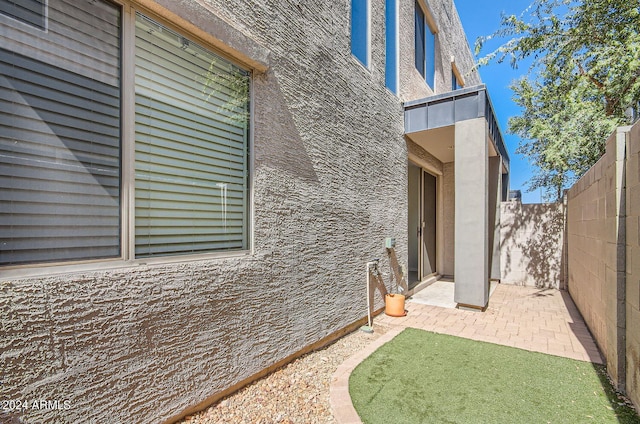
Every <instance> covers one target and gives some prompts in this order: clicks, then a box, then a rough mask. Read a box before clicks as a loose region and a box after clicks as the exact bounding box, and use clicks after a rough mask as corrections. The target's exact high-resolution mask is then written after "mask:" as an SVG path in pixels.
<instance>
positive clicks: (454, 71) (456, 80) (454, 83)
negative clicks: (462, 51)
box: [451, 61, 464, 91]
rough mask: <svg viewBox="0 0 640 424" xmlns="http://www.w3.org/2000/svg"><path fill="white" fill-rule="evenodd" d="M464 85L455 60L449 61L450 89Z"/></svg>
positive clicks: (457, 88) (453, 89) (456, 88)
mask: <svg viewBox="0 0 640 424" xmlns="http://www.w3.org/2000/svg"><path fill="white" fill-rule="evenodd" d="M462 87H464V80H463V78H462V76H461V75H460V71H458V67H457V66H456V64H455V62H453V61H451V90H452V91H455V90H459V89H461V88H462Z"/></svg>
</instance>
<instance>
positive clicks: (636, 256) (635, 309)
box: [625, 124, 640, 410]
mask: <svg viewBox="0 0 640 424" xmlns="http://www.w3.org/2000/svg"><path fill="white" fill-rule="evenodd" d="M625 175H626V189H627V196H626V204H627V211H626V212H627V218H626V271H627V272H626V296H625V301H626V311H625V312H626V360H627V363H626V371H627V378H626V390H627V394H628V396H629V397H630V398H631V400H632V401H633V403H634V404H635V405H636V407H638V409H639V410H640V125H639V124H636V125H635V126H633V127H632V128H631V131H630V132H629V138H628V144H627V157H626V167H625Z"/></svg>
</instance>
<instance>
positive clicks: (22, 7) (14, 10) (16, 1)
mask: <svg viewBox="0 0 640 424" xmlns="http://www.w3.org/2000/svg"><path fill="white" fill-rule="evenodd" d="M46 8H47V5H46V0H0V13H1V14H3V15H6V16H10V17H12V18H13V19H17V20H18V21H21V22H24V23H25V24H29V25H31V26H33V27H35V28H38V29H41V30H45V29H46V22H47V14H46V12H47V9H46Z"/></svg>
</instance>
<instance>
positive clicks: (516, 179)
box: [454, 0, 541, 203]
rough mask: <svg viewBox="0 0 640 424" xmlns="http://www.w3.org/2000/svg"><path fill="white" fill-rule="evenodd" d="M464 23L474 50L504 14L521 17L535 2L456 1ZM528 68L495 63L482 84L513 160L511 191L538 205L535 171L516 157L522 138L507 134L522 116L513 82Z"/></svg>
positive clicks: (482, 71)
mask: <svg viewBox="0 0 640 424" xmlns="http://www.w3.org/2000/svg"><path fill="white" fill-rule="evenodd" d="M454 2H455V5H456V8H457V9H458V14H459V15H460V20H461V21H462V25H463V26H464V29H465V32H466V33H467V39H468V40H469V44H470V45H471V49H472V50H473V47H474V43H475V41H476V38H478V37H479V36H483V35H485V36H486V35H489V34H491V33H493V32H494V31H495V30H496V29H498V28H499V27H500V16H501V13H503V12H504V13H505V14H507V15H512V14H515V15H520V13H521V12H522V11H524V10H525V9H526V8H527V7H528V6H529V5H530V4H531V2H532V0H492V1H482V0H454ZM499 45H500V43H488V44H487V45H486V46H485V48H484V49H483V50H482V51H481V52H480V56H483V55H485V54H487V53H489V52H491V51H493V49H495V47H498V46H499ZM527 70H528V65H526V64H525V65H521V66H519V67H518V69H515V70H514V69H512V68H511V65H510V64H509V63H507V62H504V63H501V64H498V63H495V62H494V63H491V64H489V65H487V66H483V67H482V68H480V75H481V77H482V81H483V82H484V83H485V84H486V85H487V88H488V89H489V95H490V96H491V102H492V103H493V107H494V109H495V113H496V115H497V117H498V120H499V121H500V128H501V129H502V135H503V137H504V138H505V141H506V143H507V149H509V157H510V158H511V190H518V189H519V190H522V201H523V202H524V203H538V202H540V201H541V198H540V190H536V191H534V192H531V193H528V192H527V191H526V187H525V186H526V182H527V181H528V180H529V179H530V178H531V175H532V173H533V168H532V167H531V166H530V165H529V162H528V160H527V159H526V158H525V157H522V156H520V155H516V153H515V151H516V147H517V146H518V142H519V139H518V137H515V136H512V135H509V134H507V121H508V120H509V117H510V116H516V115H519V108H518V106H517V105H516V104H515V103H514V102H513V101H512V100H511V98H512V97H513V93H512V91H511V90H510V89H509V84H510V83H511V81H513V80H515V79H517V78H518V77H519V76H521V75H523V74H525V73H526V72H527Z"/></svg>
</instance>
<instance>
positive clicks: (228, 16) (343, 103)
mask: <svg viewBox="0 0 640 424" xmlns="http://www.w3.org/2000/svg"><path fill="white" fill-rule="evenodd" d="M140 2H141V3H144V5H145V7H146V9H147V10H150V11H153V12H155V13H156V15H154V17H157V18H163V19H165V20H166V21H167V22H168V23H170V24H175V25H176V26H177V27H178V28H179V29H184V30H186V32H187V34H192V33H193V34H195V35H196V36H197V38H199V39H200V40H204V41H209V42H211V43H212V44H214V45H216V46H218V47H219V48H221V49H222V50H224V52H225V53H226V54H227V55H230V56H232V57H235V58H238V59H239V60H240V61H241V62H242V63H245V64H249V65H252V66H253V65H255V64H258V65H259V64H265V63H266V65H264V66H257V65H256V66H257V67H256V70H255V71H254V76H253V83H252V93H253V94H252V95H253V97H252V106H253V128H252V129H253V152H252V160H253V172H252V176H251V188H252V206H253V207H252V209H253V216H252V232H253V243H252V251H251V252H249V253H248V254H240V255H229V256H226V257H218V256H212V257H210V258H207V259H202V260H191V261H179V260H175V258H174V261H167V262H166V263H162V264H138V265H132V264H128V263H125V264H117V265H115V266H110V267H105V268H104V269H98V270H95V269H94V270H87V271H75V272H69V271H60V270H57V271H55V270H52V272H48V273H45V274H46V275H40V276H28V275H27V276H23V277H11V278H7V277H6V276H2V275H1V274H0V320H1V322H2V323H3V327H2V328H3V329H2V330H1V334H2V337H0V363H2V370H0V373H1V374H0V383H1V384H0V392H1V393H2V398H3V399H28V400H36V399H45V400H47V399H48V400H60V401H68V404H69V405H70V408H69V409H65V410H41V411H38V410H29V411H23V412H21V413H18V414H13V415H12V416H10V417H9V418H7V419H10V420H21V422H25V423H36V422H85V423H103V422H109V423H115V424H117V423H130V422H137V423H158V422H165V421H171V420H173V419H175V418H178V417H179V416H181V415H182V414H184V413H186V412H188V411H192V410H193V409H194V408H197V407H202V406H204V405H205V404H206V403H207V402H209V401H211V400H212V399H215V397H216V396H217V395H219V394H220V393H222V392H224V391H225V390H226V389H228V388H230V387H232V386H234V385H236V384H238V383H240V382H243V381H246V380H247V379H249V378H252V376H255V375H257V374H259V373H260V372H262V371H263V370H264V369H265V368H268V367H270V366H272V365H274V364H276V363H278V362H279V361H281V360H283V359H285V358H288V357H290V355H294V354H296V353H297V352H299V351H300V350H302V349H304V348H305V347H306V346H309V345H312V344H314V343H316V342H318V341H319V340H322V339H323V338H325V337H327V336H330V335H332V334H335V333H336V332H337V331H340V330H341V329H344V328H345V327H347V326H349V325H351V324H353V323H354V322H356V321H357V320H358V319H361V318H364V317H365V316H366V299H365V293H366V288H365V275H364V271H363V270H364V264H365V262H367V261H368V260H370V259H372V258H375V257H380V258H383V259H384V258H385V256H386V255H385V249H384V239H385V237H395V238H396V240H397V246H398V247H397V254H398V260H399V262H400V263H401V264H406V263H407V189H406V184H407V145H406V142H405V140H404V137H403V124H404V122H403V114H402V104H401V100H403V98H402V96H401V97H398V96H395V95H393V94H392V93H390V92H389V91H388V90H387V89H386V88H385V86H384V10H383V7H384V2H377V1H372V2H371V6H372V11H371V16H372V25H371V34H372V53H371V66H370V68H369V69H365V68H364V67H363V66H362V65H361V64H360V63H359V62H358V61H357V60H356V59H355V58H354V57H352V56H351V53H350V40H349V38H350V35H349V27H350V24H349V16H350V13H349V7H350V2H349V1H346V0H343V1H338V2H300V1H292V2H272V1H268V0H238V1H233V2H231V1H227V0H192V1H189V0H180V1H170V0H157V1H152V0H141V1H140ZM443 4H449V5H452V2H450V1H448V2H444V3H443ZM413 5H414V2H413V0H411V1H401V6H400V10H401V16H400V22H401V25H400V31H401V40H402V44H401V52H400V57H401V58H402V60H409V59H408V58H409V57H411V55H412V52H413V35H412V34H413V7H414V6H413ZM431 7H432V10H433V11H434V13H435V15H436V18H437V19H441V17H444V16H448V17H449V18H448V19H450V20H449V21H445V22H444V23H442V24H441V26H440V28H441V31H442V34H443V35H441V36H440V38H439V39H440V43H439V45H440V46H445V45H448V43H452V47H451V49H454V50H455V51H457V52H459V53H457V54H459V55H460V57H461V58H464V59H456V60H461V61H464V60H467V61H468V60H472V56H471V53H470V51H468V46H467V44H466V39H465V40H462V39H460V40H458V39H454V38H453V37H459V36H460V34H463V32H462V28H461V27H459V25H460V23H459V19H458V18H457V14H455V11H454V10H453V9H450V10H449V11H448V13H447V11H445V10H442V7H444V6H443V5H441V4H440V2H433V4H431ZM449 7H452V6H449ZM214 18H215V19H214ZM212 22H215V23H216V24H215V25H214V24H212ZM447 22H448V23H447ZM447 28H450V29H452V31H449V32H447ZM445 35H446V36H445ZM243 46H244V47H243ZM247 46H249V47H247ZM448 49H449V47H446V48H442V49H441V54H440V55H441V56H443V57H445V56H446V55H448V54H449V53H450V52H449V50H448ZM239 51H240V52H241V54H239V53H238V52H239ZM460 52H462V53H460ZM407 67H408V68H409V69H407ZM459 67H461V66H460V65H459ZM262 68H264V69H262ZM461 69H464V67H461ZM414 71H415V69H414V65H413V59H412V58H411V62H410V63H404V62H402V68H401V72H400V73H401V86H402V87H403V88H402V93H404V94H406V95H407V96H413V94H412V93H414V92H413V91H411V90H408V89H407V87H406V84H409V80H408V78H409V77H407V75H410V74H411V72H414ZM441 72H442V75H445V76H446V75H447V74H448V73H449V71H447V70H446V69H445V70H444V71H441ZM441 78H445V77H441ZM449 78H450V77H449ZM476 79H477V78H476ZM442 81H443V82H442V84H443V87H444V86H446V83H445V82H444V79H443V80H442ZM470 81H472V82H473V78H470ZM477 81H479V79H478V80H477ZM477 81H476V82H477ZM449 85H450V83H449ZM407 90H408V91H407ZM443 91H448V90H444V89H443ZM415 93H417V94H419V95H422V94H427V93H428V91H425V89H424V84H423V90H422V91H420V90H418V91H416V92H415ZM388 266H389V265H388V263H387V262H386V261H385V260H383V263H382V267H383V268H384V267H387V268H388ZM0 272H1V271H0ZM381 306H382V299H380V298H379V297H377V298H376V307H381ZM4 418H5V417H4V416H3V417H2V419H3V420H4Z"/></svg>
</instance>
